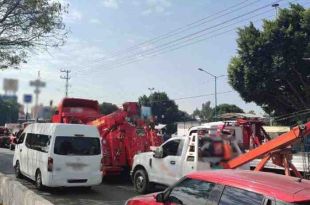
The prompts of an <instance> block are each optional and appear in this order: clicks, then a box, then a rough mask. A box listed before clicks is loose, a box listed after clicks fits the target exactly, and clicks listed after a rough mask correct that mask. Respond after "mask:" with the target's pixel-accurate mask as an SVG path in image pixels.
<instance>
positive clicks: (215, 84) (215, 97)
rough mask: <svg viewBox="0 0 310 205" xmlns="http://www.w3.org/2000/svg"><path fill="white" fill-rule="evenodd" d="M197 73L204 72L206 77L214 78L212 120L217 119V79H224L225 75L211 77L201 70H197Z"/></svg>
mask: <svg viewBox="0 0 310 205" xmlns="http://www.w3.org/2000/svg"><path fill="white" fill-rule="evenodd" d="M198 70H199V71H201V72H204V73H207V74H208V75H210V76H212V77H213V78H214V105H215V106H214V118H216V117H217V112H216V109H217V79H218V78H220V77H224V76H226V75H213V74H212V73H210V72H208V71H206V70H204V69H202V68H198Z"/></svg>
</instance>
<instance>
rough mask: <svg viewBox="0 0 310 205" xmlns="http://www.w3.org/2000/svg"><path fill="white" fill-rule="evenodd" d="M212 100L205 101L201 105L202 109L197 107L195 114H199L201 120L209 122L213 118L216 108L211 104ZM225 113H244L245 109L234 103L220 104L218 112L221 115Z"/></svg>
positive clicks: (217, 108)
mask: <svg viewBox="0 0 310 205" xmlns="http://www.w3.org/2000/svg"><path fill="white" fill-rule="evenodd" d="M210 104H211V103H210V101H208V102H206V103H203V104H202V106H201V110H199V109H196V110H195V111H194V112H193V116H194V117H195V116H198V117H199V118H200V120H202V121H206V122H209V121H211V120H213V118H214V114H215V108H212V107H211V106H210ZM225 113H244V111H243V110H242V109H241V108H239V107H238V106H237V105H233V104H226V103H224V104H220V105H218V106H217V107H216V114H217V115H221V114H225Z"/></svg>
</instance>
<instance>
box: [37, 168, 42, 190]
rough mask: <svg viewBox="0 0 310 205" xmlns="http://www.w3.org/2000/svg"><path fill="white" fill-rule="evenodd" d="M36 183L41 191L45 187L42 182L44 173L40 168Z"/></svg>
mask: <svg viewBox="0 0 310 205" xmlns="http://www.w3.org/2000/svg"><path fill="white" fill-rule="evenodd" d="M35 185H36V188H37V189H38V190H40V191H41V190H43V189H44V186H43V184H42V174H41V172H40V170H38V171H37V172H36V178H35Z"/></svg>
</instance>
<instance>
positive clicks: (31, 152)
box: [13, 123, 102, 189]
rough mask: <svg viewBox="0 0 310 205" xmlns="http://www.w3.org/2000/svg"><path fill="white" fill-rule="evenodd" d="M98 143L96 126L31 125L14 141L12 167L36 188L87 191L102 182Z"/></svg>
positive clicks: (98, 137) (17, 174) (100, 156)
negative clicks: (33, 182) (62, 188)
mask: <svg viewBox="0 0 310 205" xmlns="http://www.w3.org/2000/svg"><path fill="white" fill-rule="evenodd" d="M101 159H102V155H101V143H100V136H99V132H98V130H97V128H96V127H94V126H89V125H80V124H58V123H34V124H30V125H28V126H27V127H26V128H25V130H24V132H23V133H22V135H21V136H20V138H19V139H18V141H17V144H16V149H15V154H14V158H13V166H14V168H15V174H16V177H22V176H26V177H28V178H30V179H32V180H34V181H35V184H36V187H37V188H38V189H42V188H44V187H45V186H46V187H73V186H81V187H88V188H90V187H91V186H93V185H98V184H100V183H101V181H102V174H101V168H102V167H101V166H102V164H101Z"/></svg>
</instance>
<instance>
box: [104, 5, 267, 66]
mask: <svg viewBox="0 0 310 205" xmlns="http://www.w3.org/2000/svg"><path fill="white" fill-rule="evenodd" d="M271 11H273V9H270V10H268V11H265V12H262V13H259V14H257V15H254V16H252V17H249V18H246V19H242V20H240V21H238V22H234V23H232V24H229V25H226V26H223V27H220V28H219V29H216V30H213V31H210V32H208V33H204V34H201V35H198V36H194V37H192V38H189V39H184V41H182V42H180V43H177V44H172V45H164V46H158V47H156V48H154V49H150V50H147V51H145V53H140V55H138V56H137V54H134V55H131V56H128V57H126V58H123V59H120V60H121V61H120V62H117V63H116V65H118V64H122V63H124V62H126V61H128V60H129V61H131V60H138V59H137V58H139V57H140V58H143V57H145V56H146V57H147V56H148V55H150V54H155V53H160V52H161V51H164V50H167V49H171V48H175V47H176V46H179V45H181V46H180V48H182V47H185V46H183V45H187V44H184V43H186V42H196V41H193V40H195V39H199V38H202V37H204V36H206V35H208V34H212V33H215V32H217V31H220V30H223V29H225V28H228V27H231V26H235V25H236V24H238V23H242V22H245V21H246V22H248V20H249V19H250V18H254V17H257V16H261V15H262V14H266V13H269V12H271ZM259 20H260V19H259ZM232 30H235V28H234V29H232ZM232 30H231V29H230V30H228V31H225V32H224V33H227V32H230V31H232ZM220 34H221V33H220ZM218 35H219V34H216V35H215V36H218ZM212 36H213V35H212ZM212 36H211V37H212ZM209 38H210V37H208V38H204V39H202V40H199V42H201V41H204V40H207V39H209ZM182 44H183V45H182ZM192 44H194V43H189V44H188V45H192ZM106 65H108V66H109V64H106ZM103 66H105V65H103ZM112 66H113V64H112Z"/></svg>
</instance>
